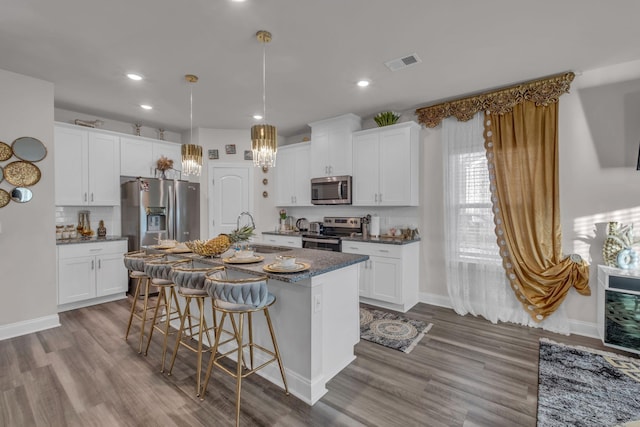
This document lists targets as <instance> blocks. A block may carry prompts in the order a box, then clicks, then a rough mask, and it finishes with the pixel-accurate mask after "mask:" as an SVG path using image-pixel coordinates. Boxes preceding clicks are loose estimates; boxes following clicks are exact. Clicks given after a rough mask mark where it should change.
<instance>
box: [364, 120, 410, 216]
mask: <svg viewBox="0 0 640 427" xmlns="http://www.w3.org/2000/svg"><path fill="white" fill-rule="evenodd" d="M419 129H420V127H419V126H418V125H417V124H416V123H414V122H405V123H399V124H397V125H391V126H385V127H383V128H379V129H368V130H365V131H362V132H356V133H354V135H353V204H354V205H356V206H374V205H375V206H417V205H418V188H419V185H418V176H419V173H418V164H419V163H418V157H419V147H418V143H419Z"/></svg>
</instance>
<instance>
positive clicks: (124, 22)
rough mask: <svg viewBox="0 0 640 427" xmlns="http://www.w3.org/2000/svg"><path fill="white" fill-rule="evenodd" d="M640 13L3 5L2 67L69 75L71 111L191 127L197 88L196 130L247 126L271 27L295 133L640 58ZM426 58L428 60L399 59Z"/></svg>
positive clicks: (277, 89)
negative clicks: (392, 63) (136, 76)
mask: <svg viewBox="0 0 640 427" xmlns="http://www.w3.org/2000/svg"><path fill="white" fill-rule="evenodd" d="M639 19H640V1H637V0H611V1H603V0H537V1H526V2H525V1H519V0H483V1H472V0H468V1H464V0H384V1H383V0H314V1H311V0H247V1H246V2H244V3H234V2H231V1H230V0H182V1H176V0H134V1H131V0H109V1H80V0H55V1H51V0H1V1H0V68H2V69H5V70H8V71H13V72H16V73H20V74H24V75H28V76H33V77H36V78H40V79H43V80H47V81H50V82H53V83H54V84H55V104H56V107H58V108H63V109H68V110H73V111H78V112H83V113H88V114H95V115H96V116H100V117H106V118H110V119H113V120H121V121H126V122H131V123H134V122H139V123H142V124H143V125H145V126H153V127H164V128H165V129H167V130H172V131H177V132H181V131H184V130H187V129H188V128H189V90H190V89H193V98H194V101H193V102H194V103H193V121H194V127H206V128H220V129H245V128H249V127H250V126H251V125H252V124H253V123H254V119H253V118H252V115H253V114H255V113H256V112H260V111H261V110H262V45H261V44H260V43H259V42H258V41H257V40H256V38H255V33H256V31H258V30H261V29H265V30H268V31H270V32H271V33H272V34H273V41H272V42H271V43H269V44H268V45H267V46H266V49H267V116H268V117H267V118H268V122H269V123H270V124H274V125H276V126H277V127H278V130H279V133H280V134H281V135H284V136H290V135H293V134H299V133H303V132H306V131H308V128H307V127H306V124H307V123H309V122H312V121H316V120H321V119H324V118H328V117H333V116H337V115H340V114H344V113H348V112H351V113H355V114H358V115H360V116H362V117H364V118H366V117H371V116H372V115H374V114H376V113H378V112H380V111H385V110H394V111H405V110H410V109H414V108H416V107H419V106H423V105H427V104H429V103H433V102H435V101H439V100H444V99H447V98H452V97H455V96H457V95H463V94H469V93H474V92H478V91H482V90H486V89H490V88H496V87H500V86H504V85H507V84H511V83H517V82H521V81H526V80H530V79H535V78H539V77H543V76H547V75H551V74H556V73H559V72H563V71H567V70H572V71H575V72H576V73H579V72H581V71H585V70H589V69H593V68H599V67H602V66H606V65H609V64H615V63H621V62H626V61H631V60H636V59H640V42H639V41H640V25H638V22H637V21H638V20H639ZM412 53H416V54H417V55H418V56H419V57H420V58H421V59H422V61H423V62H422V63H421V64H419V65H416V66H413V67H410V68H406V69H404V70H400V71H396V72H391V71H389V70H388V69H387V68H386V67H385V65H384V62H385V61H388V60H390V59H394V58H398V57H401V56H406V55H409V54H412ZM130 71H136V72H139V73H142V74H143V75H144V76H145V77H146V79H145V80H144V81H142V82H133V81H130V80H128V79H126V78H125V76H124V74H125V73H126V72H130ZM187 73H192V74H196V75H198V76H199V77H200V81H199V82H198V83H197V84H195V85H192V86H190V85H189V84H188V83H186V82H185V81H184V75H185V74H187ZM361 78H367V79H370V80H371V81H372V84H371V86H370V87H369V88H367V89H361V88H358V87H356V85H355V83H356V81H357V80H359V79H361ZM578 78H579V77H578ZM141 103H148V104H151V105H153V106H154V109H153V110H151V111H143V110H141V109H140V107H139V104H141Z"/></svg>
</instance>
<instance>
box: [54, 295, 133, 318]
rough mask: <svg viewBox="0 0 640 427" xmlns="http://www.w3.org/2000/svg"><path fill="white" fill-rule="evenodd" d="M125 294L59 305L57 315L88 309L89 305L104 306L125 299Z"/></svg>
mask: <svg viewBox="0 0 640 427" xmlns="http://www.w3.org/2000/svg"><path fill="white" fill-rule="evenodd" d="M126 297H127V294H126V293H124V292H120V293H117V294H112V295H105V296H103V297H97V298H91V299H88V300H83V301H76V302H70V303H68V304H60V305H58V313H61V312H63V311H69V310H75V309H77V308H83V307H89V306H91V305H97V304H104V303H105V302H112V301H117V300H121V299H125V298H126Z"/></svg>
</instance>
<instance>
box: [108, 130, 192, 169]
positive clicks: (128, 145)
mask: <svg viewBox="0 0 640 427" xmlns="http://www.w3.org/2000/svg"><path fill="white" fill-rule="evenodd" d="M120 144H121V148H120V175H123V176H135V177H138V176H141V177H144V178H153V177H155V176H156V165H157V161H158V159H159V158H160V156H165V157H167V158H168V159H171V160H173V165H174V168H176V169H178V170H180V169H181V166H180V162H181V160H182V151H181V150H182V146H181V144H176V143H172V142H164V141H154V140H152V139H147V138H141V137H121V138H120Z"/></svg>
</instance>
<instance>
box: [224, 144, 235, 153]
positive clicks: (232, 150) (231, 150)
mask: <svg viewBox="0 0 640 427" xmlns="http://www.w3.org/2000/svg"><path fill="white" fill-rule="evenodd" d="M224 149H225V151H226V153H227V154H236V144H227V145H225V146H224Z"/></svg>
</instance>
